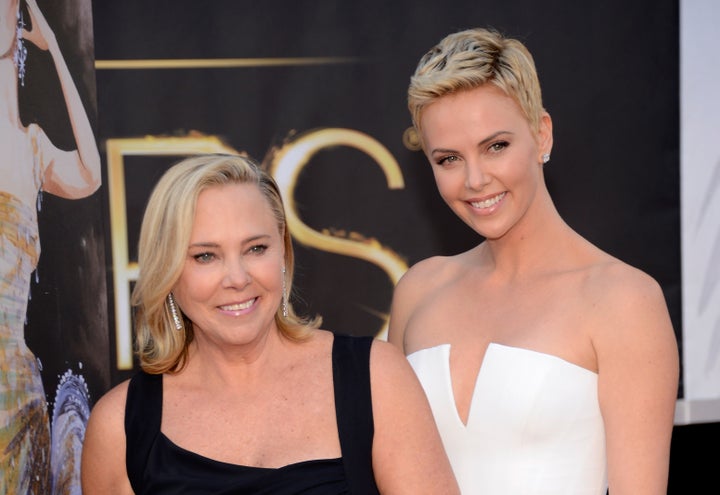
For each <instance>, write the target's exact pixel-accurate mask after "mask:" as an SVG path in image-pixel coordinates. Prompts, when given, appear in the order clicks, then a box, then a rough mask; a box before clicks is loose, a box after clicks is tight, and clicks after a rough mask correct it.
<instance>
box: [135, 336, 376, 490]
mask: <svg viewBox="0 0 720 495" xmlns="http://www.w3.org/2000/svg"><path fill="white" fill-rule="evenodd" d="M372 340H373V338H372V337H354V336H346V335H335V340H334V342H333V349H332V367H333V382H334V389H335V414H336V417H337V424H338V432H339V436H340V448H341V450H342V457H341V458H337V459H319V460H311V461H305V462H299V463H296V464H290V465H288V466H283V467H280V468H258V467H251V466H240V465H236V464H228V463H223V462H218V461H215V460H212V459H208V458H206V457H203V456H201V455H198V454H195V453H193V452H190V451H187V450H185V449H182V448H180V447H178V446H177V445H175V444H174V443H172V442H171V441H170V440H169V439H168V438H167V437H165V435H163V434H162V432H161V431H160V420H161V416H162V375H150V374H147V373H145V372H143V371H140V372H138V373H137V374H135V375H134V376H133V378H132V379H131V380H130V385H129V387H128V395H127V404H126V407H125V436H126V442H127V453H126V466H127V472H128V477H129V479H130V484H131V485H132V488H133V490H134V491H135V493H136V494H137V495H145V494H152V495H164V494H172V495H181V494H183V495H184V494H214V495H240V494H257V495H260V494H263V495H264V494H267V495H270V494H272V495H296V494H304V495H340V494H358V495H373V494H378V495H379V492H378V489H377V486H376V485H375V478H374V475H373V470H372V440H373V431H374V429H373V417H372V401H371V395H370V365H369V363H370V346H371V344H372Z"/></svg>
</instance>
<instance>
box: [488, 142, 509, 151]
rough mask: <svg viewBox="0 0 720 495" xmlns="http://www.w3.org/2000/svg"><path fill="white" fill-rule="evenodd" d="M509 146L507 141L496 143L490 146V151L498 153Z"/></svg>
mask: <svg viewBox="0 0 720 495" xmlns="http://www.w3.org/2000/svg"><path fill="white" fill-rule="evenodd" d="M509 145H510V143H508V142H507V141H498V142H496V143H493V144H491V145H490V151H494V152H499V151H502V150H504V149H505V148H507V147H508V146H509Z"/></svg>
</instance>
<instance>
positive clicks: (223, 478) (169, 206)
mask: <svg viewBox="0 0 720 495" xmlns="http://www.w3.org/2000/svg"><path fill="white" fill-rule="evenodd" d="M291 239H292V238H291V235H290V231H289V229H288V227H287V222H286V211H285V208H284V205H283V199H282V196H281V193H280V189H279V187H278V185H277V183H276V182H275V180H274V179H273V178H272V176H271V175H270V174H269V173H268V172H267V171H265V170H264V169H263V168H262V167H260V166H259V165H258V164H257V163H256V162H255V161H254V160H253V159H251V158H250V157H248V156H245V155H237V154H219V153H218V154H200V155H193V156H190V157H188V158H185V159H183V160H181V161H180V162H178V163H176V164H174V165H173V166H171V167H170V168H169V169H168V170H167V171H166V172H165V173H164V174H163V176H162V177H161V178H160V180H159V181H158V182H157V184H156V185H155V187H154V189H153V191H152V193H151V194H150V197H149V199H148V202H147V206H146V209H145V213H144V215H143V219H142V224H141V227H140V237H139V241H138V268H139V271H138V277H137V280H136V283H135V286H134V288H133V292H132V298H131V299H132V305H133V307H134V310H135V311H134V315H135V322H134V323H135V325H134V328H135V333H136V345H135V348H136V349H137V357H138V361H139V363H140V367H141V370H138V371H137V372H136V373H135V374H134V375H133V376H132V377H131V378H130V379H129V380H126V381H124V382H121V383H120V384H119V385H116V386H115V387H113V388H112V389H110V391H109V392H107V393H106V394H105V395H104V396H103V397H101V398H100V400H98V401H97V403H96V404H95V406H94V408H93V410H92V413H91V416H90V420H89V422H88V426H87V432H86V435H85V443H84V447H83V457H82V485H83V493H84V495H95V494H97V495H112V494H132V493H135V494H138V495H140V494H150V493H152V494H154V495H159V494H165V493H167V494H171V493H179V492H180V491H185V492H192V493H208V494H210V493H267V494H291V493H307V494H341V493H362V494H367V495H370V494H373V493H395V494H403V493H407V494H413V495H415V494H428V495H430V494H432V495H436V494H457V493H459V491H458V488H457V484H456V481H455V478H454V477H453V474H452V469H451V467H450V463H449V461H448V459H447V456H446V454H445V451H444V450H443V447H442V441H441V439H440V435H439V434H438V431H437V428H436V427H435V423H434V421H433V417H432V412H431V410H430V406H429V404H428V402H427V398H426V397H425V394H424V393H423V390H422V387H421V385H420V382H419V381H418V379H417V377H416V376H415V374H414V373H413V371H412V368H411V367H410V364H409V363H408V362H407V360H406V359H405V357H404V356H403V354H402V353H401V352H400V351H399V350H398V349H397V348H396V347H395V346H393V345H391V344H389V343H387V342H384V341H381V340H379V339H376V338H374V337H372V336H364V337H361V336H347V335H340V334H335V333H333V332H330V331H328V330H323V329H321V328H320V324H321V319H320V318H319V317H316V318H308V317H302V316H300V315H298V314H297V313H296V312H295V310H294V308H293V304H292V300H293V273H294V266H295V258H294V253H293V245H292V240H291Z"/></svg>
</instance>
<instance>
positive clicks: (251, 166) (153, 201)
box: [132, 154, 321, 373]
mask: <svg viewBox="0 0 720 495" xmlns="http://www.w3.org/2000/svg"><path fill="white" fill-rule="evenodd" d="M226 184H253V185H255V186H257V188H258V190H259V191H260V192H261V193H262V195H263V197H264V198H265V199H266V201H267V204H268V206H269V207H270V208H271V210H272V212H273V215H274V216H275V219H276V220H277V228H278V231H279V232H280V234H281V235H282V237H283V243H284V246H285V286H286V288H287V289H286V290H287V294H288V299H289V294H291V293H292V279H293V269H294V260H295V258H294V254H293V247H292V239H291V236H290V232H289V231H288V229H287V226H286V220H285V209H284V205H283V200H282V197H281V195H280V190H279V188H278V186H277V184H276V182H275V180H274V179H273V178H272V177H271V176H270V175H269V174H268V173H267V172H265V171H264V170H262V168H261V167H260V166H259V165H258V164H257V163H256V162H255V161H254V160H253V159H251V158H249V157H247V156H240V155H229V154H202V155H196V156H192V157H190V158H186V159H184V160H182V161H180V162H178V163H176V164H175V165H173V166H172V167H170V168H169V169H168V170H167V171H166V172H165V173H164V174H163V176H162V177H161V178H160V180H159V181H158V183H157V184H156V185H155V188H154V189H153V191H152V193H151V194H150V198H149V199H148V203H147V206H146V209H145V214H144V216H143V220H142V225H141V227H140V239H139V242H138V266H139V274H138V278H137V282H136V283H135V287H134V288H133V292H132V306H133V308H134V322H135V338H136V340H135V347H136V349H135V350H136V352H137V355H138V358H139V361H140V366H141V368H142V369H143V370H144V371H146V372H148V373H165V372H177V371H180V370H182V368H183V367H184V366H185V363H186V361H187V353H188V345H189V344H190V342H192V340H193V338H194V331H193V325H192V322H191V321H190V320H189V319H188V318H187V317H186V316H185V315H184V314H182V312H180V313H181V317H182V320H183V328H182V329H181V330H177V329H176V328H175V324H174V321H173V318H172V314H171V312H170V307H169V304H168V294H169V293H170V291H171V290H172V288H173V286H174V285H175V283H176V282H177V281H178V279H179V278H180V275H181V273H182V271H183V267H184V264H185V258H186V256H187V249H188V244H189V242H190V234H191V232H192V227H193V221H194V218H195V207H196V205H197V200H198V196H199V195H200V193H201V192H202V191H204V190H205V189H208V188H211V187H217V186H221V185H226ZM178 311H179V308H178ZM275 322H276V324H277V326H278V329H279V330H280V333H281V334H282V335H284V336H285V337H287V338H289V339H292V340H303V339H305V338H306V337H307V336H308V335H309V334H310V332H311V330H312V329H313V328H317V327H318V326H319V325H320V323H321V319H320V318H319V317H315V318H313V319H309V318H304V317H300V316H298V315H297V314H296V313H295V311H294V309H293V307H292V304H290V301H287V316H283V311H282V308H281V307H278V310H277V312H276V313H275Z"/></svg>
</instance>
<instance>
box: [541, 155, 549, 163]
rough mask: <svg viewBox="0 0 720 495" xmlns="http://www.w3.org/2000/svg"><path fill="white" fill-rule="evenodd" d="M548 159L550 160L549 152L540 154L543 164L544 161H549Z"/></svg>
mask: <svg viewBox="0 0 720 495" xmlns="http://www.w3.org/2000/svg"><path fill="white" fill-rule="evenodd" d="M549 161H550V153H545V154H544V155H543V156H542V162H543V164H545V163H547V162H549Z"/></svg>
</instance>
